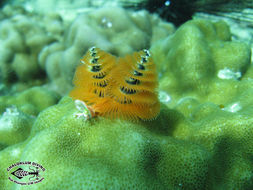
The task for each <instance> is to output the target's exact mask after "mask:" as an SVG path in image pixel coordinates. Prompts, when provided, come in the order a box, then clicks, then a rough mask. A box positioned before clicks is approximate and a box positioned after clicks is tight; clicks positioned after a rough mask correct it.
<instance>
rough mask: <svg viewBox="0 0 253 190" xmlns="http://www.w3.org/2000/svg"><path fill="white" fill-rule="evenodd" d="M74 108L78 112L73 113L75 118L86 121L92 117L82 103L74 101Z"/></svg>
mask: <svg viewBox="0 0 253 190" xmlns="http://www.w3.org/2000/svg"><path fill="white" fill-rule="evenodd" d="M75 106H76V109H77V110H78V111H79V112H75V113H74V117H75V118H77V119H79V118H83V119H84V120H85V121H86V120H87V119H90V118H91V117H92V116H91V112H90V110H89V109H88V107H87V106H86V104H85V103H84V102H83V101H81V100H75Z"/></svg>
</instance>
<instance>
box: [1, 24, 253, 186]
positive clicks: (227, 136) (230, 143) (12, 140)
mask: <svg viewBox="0 0 253 190" xmlns="http://www.w3.org/2000/svg"><path fill="white" fill-rule="evenodd" d="M151 51H152V53H153V56H154V60H155V63H156V64H157V65H158V70H159V73H160V79H159V82H160V86H159V92H160V95H162V96H160V100H161V101H162V102H163V104H162V106H161V113H160V115H159V116H158V118H156V119H155V120H153V121H150V122H141V121H140V122H138V123H132V122H130V121H124V120H117V119H116V120H109V119H105V118H92V119H90V120H86V119H85V117H84V115H83V114H82V112H80V109H78V107H76V104H75V103H74V101H73V100H72V99H71V98H69V97H68V96H65V97H63V98H62V99H61V101H60V102H59V103H58V104H57V105H54V106H50V107H48V106H49V104H46V105H45V107H43V105H44V104H38V105H40V106H42V107H41V109H38V110H37V111H36V110H35V111H34V113H35V114H32V113H33V112H31V113H30V112H28V111H26V110H27V109H23V107H22V105H20V104H19V103H18V102H19V101H17V102H16V101H14V100H15V99H14V98H13V99H12V98H10V99H11V100H12V102H14V103H15V105H16V108H15V107H9V104H8V106H4V109H6V108H8V109H9V110H5V112H4V113H6V114H5V115H2V117H1V119H2V120H5V121H9V120H10V119H9V118H11V119H12V120H13V121H14V122H15V121H16V120H15V119H17V118H19V119H20V120H19V122H20V123H21V124H22V125H20V126H22V127H21V128H20V129H21V131H18V130H19V128H17V130H16V131H15V130H14V129H16V128H15V127H14V128H13V130H9V131H4V129H5V128H4V127H2V128H1V125H0V130H2V131H0V133H1V134H3V131H4V132H5V135H6V136H7V135H8V137H9V138H8V139H7V138H4V137H5V136H3V137H2V136H1V138H0V145H1V144H2V145H3V146H2V147H1V146H0V150H1V151H0V187H1V190H2V189H3V190H9V189H10V190H22V189H24V190H26V189H32V190H44V189H46V190H55V189H61V190H69V189H87V190H88V189H123V190H124V189H138V190H139V189H140V190H142V189H151V190H152V189H154V190H156V189H161V190H163V189H164V190H180V189H186V190H202V189H203V190H227V189H228V190H234V189H239V190H250V189H253V117H252V115H253V98H252V97H253V96H252V94H253V88H252V87H253V75H252V65H251V64H250V48H249V47H248V46H247V45H245V44H244V43H241V42H234V41H231V34H230V32H229V27H228V26H227V25H226V23H224V22H222V21H221V22H217V23H212V22H209V21H205V20H193V21H189V22H187V23H185V24H184V25H182V26H181V27H180V28H178V29H177V31H176V32H175V33H174V34H173V35H172V36H169V37H167V38H165V39H163V40H161V41H157V42H156V43H154V45H153V46H152V47H151ZM33 90H34V89H33ZM37 90H38V89H37ZM37 90H34V92H38V91H37ZM28 92H29V91H28ZM28 92H26V93H28ZM40 92H41V94H43V92H45V91H40ZM28 94H29V93H28ZM34 94H37V93H34ZM46 95H47V96H46ZM20 96H21V97H22V95H20ZM17 97H19V96H17ZM28 97H29V96H28ZM39 97H40V98H42V97H45V98H44V102H47V101H45V100H54V99H52V96H51V95H50V93H48V92H45V95H44V96H39ZM29 99H31V100H37V99H33V96H30V97H29ZM0 100H1V99H0ZM4 100H5V99H2V102H4V103H5V104H6V105H7V102H6V101H4ZM21 100H22V101H24V104H27V101H25V100H27V99H21ZM42 100H43V99H42ZM22 101H21V102H22ZM4 103H2V105H5V104H4ZM14 103H12V104H14ZM37 103H38V102H37V101H34V103H33V104H32V106H34V105H37ZM47 105H48V106H47ZM32 106H31V107H32ZM35 107H36V106H35ZM46 107H48V108H46ZM45 108H46V109H45ZM13 109H14V111H15V112H14V111H13ZM2 111H4V110H2ZM13 112H14V113H19V114H20V117H17V116H16V115H15V114H14V115H13V114H11V113H13ZM38 112H39V115H38V117H37V118H35V117H36V115H37V113H38ZM32 115H33V116H34V118H30V117H31V116H32ZM28 121H29V122H28ZM13 126H15V125H13ZM26 129H28V130H26ZM20 133H21V134H22V135H20ZM17 134H18V136H17ZM16 136H17V138H16ZM22 137H23V138H22ZM19 161H33V162H36V163H39V164H41V165H42V166H43V167H44V168H45V169H46V170H45V172H44V173H43V177H44V178H45V179H44V180H43V181H42V182H41V183H38V184H33V185H30V186H20V185H18V184H14V183H13V182H11V181H9V180H8V172H7V170H6V168H8V167H9V166H10V165H11V164H13V163H16V162H19Z"/></svg>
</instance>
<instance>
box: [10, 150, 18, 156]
mask: <svg viewBox="0 0 253 190" xmlns="http://www.w3.org/2000/svg"><path fill="white" fill-rule="evenodd" d="M19 153H20V150H19V149H14V150H13V151H11V155H12V156H18V155H19Z"/></svg>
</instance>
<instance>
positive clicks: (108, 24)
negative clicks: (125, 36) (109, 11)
mask: <svg viewBox="0 0 253 190" xmlns="http://www.w3.org/2000/svg"><path fill="white" fill-rule="evenodd" d="M102 23H103V24H104V26H106V27H107V28H111V27H112V22H110V21H109V20H108V19H107V18H106V17H104V18H102Z"/></svg>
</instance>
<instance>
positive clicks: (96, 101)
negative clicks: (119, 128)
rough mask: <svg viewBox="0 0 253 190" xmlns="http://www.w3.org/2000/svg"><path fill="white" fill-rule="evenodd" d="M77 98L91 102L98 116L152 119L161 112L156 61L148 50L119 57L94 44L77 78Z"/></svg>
mask: <svg viewBox="0 0 253 190" xmlns="http://www.w3.org/2000/svg"><path fill="white" fill-rule="evenodd" d="M74 84H75V88H74V90H72V91H71V92H70V96H71V97H73V98H74V99H78V100H82V101H84V102H85V103H87V104H88V106H89V107H90V109H91V110H92V112H94V116H95V115H98V116H106V117H110V118H124V119H130V120H138V119H142V120H151V119H154V118H155V117H157V115H158V114H159V112H160V103H159V101H158V97H157V92H156V88H157V86H158V82H157V74H156V69H155V64H154V63H153V60H152V58H151V55H150V53H149V51H148V50H143V51H140V52H136V53H134V54H133V55H127V56H125V57H123V58H122V57H120V58H116V57H115V56H113V55H111V54H109V53H106V52H104V51H102V50H100V49H98V48H95V47H92V48H90V49H89V50H88V52H87V53H86V55H85V56H84V57H83V58H82V59H81V63H80V66H78V68H77V69H76V74H75V77H74Z"/></svg>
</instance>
